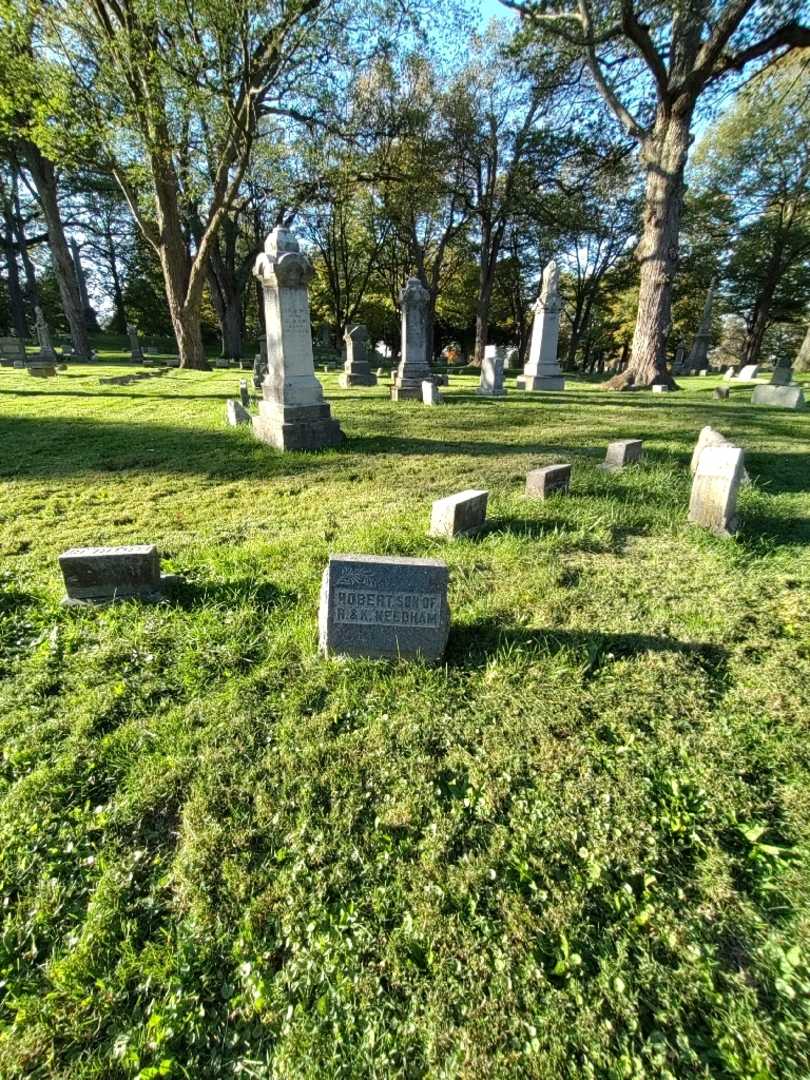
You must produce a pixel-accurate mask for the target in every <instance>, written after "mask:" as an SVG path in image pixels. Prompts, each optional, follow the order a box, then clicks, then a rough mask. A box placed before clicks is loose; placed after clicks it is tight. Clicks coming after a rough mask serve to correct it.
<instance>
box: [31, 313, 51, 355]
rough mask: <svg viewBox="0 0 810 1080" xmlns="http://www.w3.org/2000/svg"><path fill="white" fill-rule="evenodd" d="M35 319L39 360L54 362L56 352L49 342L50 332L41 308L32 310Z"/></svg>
mask: <svg viewBox="0 0 810 1080" xmlns="http://www.w3.org/2000/svg"><path fill="white" fill-rule="evenodd" d="M34 313H35V317H36V328H37V341H38V342H39V356H38V359H40V360H56V350H55V349H54V347H53V342H52V341H51V331H50V328H49V327H48V324H47V323H46V322H45V316H44V315H43V313H42V308H41V307H39V306H38V305H37V306H36V307H35V308H34Z"/></svg>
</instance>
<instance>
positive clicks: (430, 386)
mask: <svg viewBox="0 0 810 1080" xmlns="http://www.w3.org/2000/svg"><path fill="white" fill-rule="evenodd" d="M422 404H423V405H444V398H443V397H442V395H441V394H440V393H439V388H438V386H436V383H435V382H434V381H433V379H425V380H424V381H423V383H422Z"/></svg>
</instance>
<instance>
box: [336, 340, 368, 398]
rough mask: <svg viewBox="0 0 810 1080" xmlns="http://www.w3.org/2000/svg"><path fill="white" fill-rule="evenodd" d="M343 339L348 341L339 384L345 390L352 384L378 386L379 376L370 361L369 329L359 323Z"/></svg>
mask: <svg viewBox="0 0 810 1080" xmlns="http://www.w3.org/2000/svg"><path fill="white" fill-rule="evenodd" d="M343 340H344V342H345V343H346V363H345V364H344V365H343V374H342V375H341V376H340V377H339V378H338V385H340V386H342V387H343V388H344V390H345V389H347V388H348V387H350V386H376V385H377V377H376V375H374V374H373V372H372V370H371V368H370V367H369V363H368V330H366V328H365V326H363V325H362V324H358V325H357V326H353V327H352V328H351V330H349V331H348V333H347V334H346V336H345V338H344V339H343Z"/></svg>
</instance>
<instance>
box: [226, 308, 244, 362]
mask: <svg viewBox="0 0 810 1080" xmlns="http://www.w3.org/2000/svg"><path fill="white" fill-rule="evenodd" d="M222 355H223V356H227V357H228V359H229V360H241V359H242V303H241V300H240V298H239V297H238V296H228V297H226V302H225V314H224V318H223V320H222Z"/></svg>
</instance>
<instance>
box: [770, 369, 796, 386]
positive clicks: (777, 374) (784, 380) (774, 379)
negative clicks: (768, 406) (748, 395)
mask: <svg viewBox="0 0 810 1080" xmlns="http://www.w3.org/2000/svg"><path fill="white" fill-rule="evenodd" d="M792 379H793V372H792V371H791V369H790V367H789V366H787V365H785V364H777V366H776V367H775V368H774V369H773V375H771V383H770V385H771V386H790V384H791V381H792Z"/></svg>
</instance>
